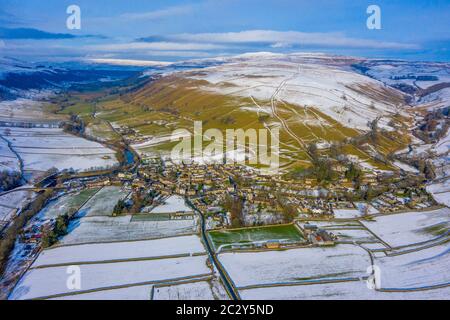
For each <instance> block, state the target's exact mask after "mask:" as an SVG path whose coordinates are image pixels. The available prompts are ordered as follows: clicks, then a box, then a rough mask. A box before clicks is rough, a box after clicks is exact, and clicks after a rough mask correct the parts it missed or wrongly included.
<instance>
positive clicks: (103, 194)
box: [77, 186, 129, 217]
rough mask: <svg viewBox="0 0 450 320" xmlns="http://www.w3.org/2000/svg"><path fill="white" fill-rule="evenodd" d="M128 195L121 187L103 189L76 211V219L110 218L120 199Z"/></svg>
mask: <svg viewBox="0 0 450 320" xmlns="http://www.w3.org/2000/svg"><path fill="white" fill-rule="evenodd" d="M128 193H129V192H128V191H124V190H123V189H122V188H121V187H116V186H107V187H104V188H102V189H101V190H100V191H99V192H97V193H96V194H95V195H94V196H93V197H92V198H91V199H89V201H88V202H87V203H86V204H85V205H84V206H83V207H82V208H81V209H80V211H78V213H77V217H85V216H86V217H93V216H111V215H112V212H113V210H114V206H115V205H116V204H117V202H118V201H119V200H120V199H124V198H126V196H127V195H128Z"/></svg>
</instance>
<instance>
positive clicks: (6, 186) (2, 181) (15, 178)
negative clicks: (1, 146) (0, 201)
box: [0, 170, 22, 191]
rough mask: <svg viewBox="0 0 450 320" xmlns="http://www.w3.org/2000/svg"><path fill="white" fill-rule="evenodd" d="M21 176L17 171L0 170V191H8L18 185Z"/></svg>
mask: <svg viewBox="0 0 450 320" xmlns="http://www.w3.org/2000/svg"><path fill="white" fill-rule="evenodd" d="M21 181H22V176H21V174H20V173H19V172H17V171H9V170H4V171H0V191H8V190H11V189H14V188H17V187H18V186H20V182H21Z"/></svg>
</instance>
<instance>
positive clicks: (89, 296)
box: [50, 285, 153, 300]
mask: <svg viewBox="0 0 450 320" xmlns="http://www.w3.org/2000/svg"><path fill="white" fill-rule="evenodd" d="M152 287H153V286H152V285H142V286H133V287H126V288H120V289H111V290H102V291H95V292H90V293H83V294H76V295H72V296H64V297H60V298H54V299H50V300H150V294H151V291H152Z"/></svg>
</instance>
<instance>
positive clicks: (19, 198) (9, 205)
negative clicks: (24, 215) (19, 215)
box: [0, 191, 34, 221]
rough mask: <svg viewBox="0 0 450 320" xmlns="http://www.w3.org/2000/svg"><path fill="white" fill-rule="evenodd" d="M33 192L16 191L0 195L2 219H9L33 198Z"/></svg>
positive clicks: (0, 216) (0, 217)
mask: <svg viewBox="0 0 450 320" xmlns="http://www.w3.org/2000/svg"><path fill="white" fill-rule="evenodd" d="M33 194H34V192H32V191H15V192H10V193H7V194H4V195H2V196H0V221H7V220H8V219H9V218H10V215H11V214H12V213H14V212H15V211H16V210H18V209H21V208H22V206H24V205H25V204H27V203H28V202H29V201H30V200H31V198H32V197H33Z"/></svg>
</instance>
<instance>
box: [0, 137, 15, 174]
mask: <svg viewBox="0 0 450 320" xmlns="http://www.w3.org/2000/svg"><path fill="white" fill-rule="evenodd" d="M0 129H1V128H0ZM2 134H3V132H2V131H1V130H0V135H2ZM3 170H7V171H20V164H19V159H18V158H17V156H16V155H15V154H14V152H12V151H11V149H10V148H9V146H8V143H7V142H6V141H5V140H3V139H2V138H1V137H0V171H3Z"/></svg>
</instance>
